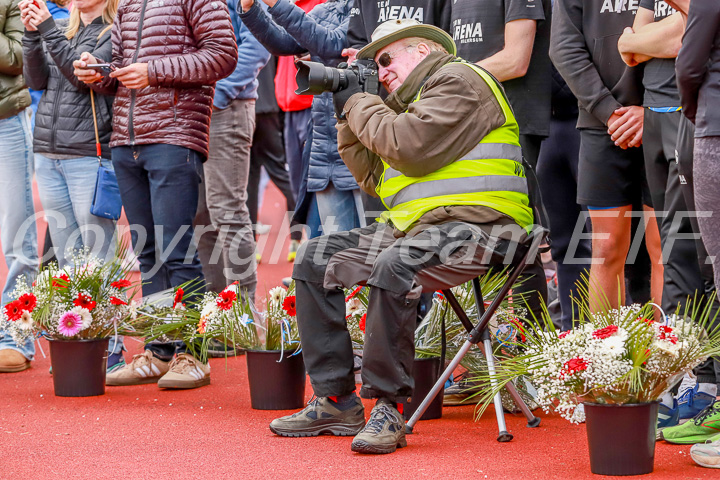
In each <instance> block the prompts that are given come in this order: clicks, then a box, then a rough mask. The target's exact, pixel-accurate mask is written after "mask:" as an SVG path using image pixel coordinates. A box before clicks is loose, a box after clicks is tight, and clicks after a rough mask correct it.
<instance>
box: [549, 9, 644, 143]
mask: <svg viewBox="0 0 720 480" xmlns="http://www.w3.org/2000/svg"><path fill="white" fill-rule="evenodd" d="M639 5H640V0H555V8H554V10H553V22H552V34H551V37H550V58H551V59H552V61H553V63H554V64H555V67H556V68H557V70H558V71H559V72H560V74H561V75H562V77H563V78H564V79H565V81H566V82H567V84H568V86H569V87H570V89H571V90H572V92H573V93H574V94H575V96H576V97H577V99H578V105H579V107H580V115H579V118H578V128H598V129H601V128H605V126H606V125H607V121H608V119H609V118H610V116H611V115H612V113H613V112H614V111H615V110H616V109H618V108H620V107H623V106H631V105H642V103H643V86H642V76H643V70H642V67H634V68H630V67H628V66H627V65H625V63H623V61H622V58H620V53H619V52H618V48H617V42H618V38H620V35H621V34H622V32H623V29H625V27H631V26H632V24H633V21H634V20H635V12H636V11H637V9H638V7H639Z"/></svg>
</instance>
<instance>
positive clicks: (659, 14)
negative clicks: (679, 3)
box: [655, 0, 677, 20]
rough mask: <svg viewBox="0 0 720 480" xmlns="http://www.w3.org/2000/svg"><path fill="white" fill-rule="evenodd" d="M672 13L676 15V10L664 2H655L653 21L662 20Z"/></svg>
mask: <svg viewBox="0 0 720 480" xmlns="http://www.w3.org/2000/svg"><path fill="white" fill-rule="evenodd" d="M674 13H677V10H675V9H674V8H672V7H671V6H670V5H668V4H667V3H665V1H664V0H660V1H659V2H655V20H662V19H663V18H665V17H669V16H670V15H673V14H674Z"/></svg>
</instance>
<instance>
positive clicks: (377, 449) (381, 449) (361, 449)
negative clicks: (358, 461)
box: [350, 437, 407, 455]
mask: <svg viewBox="0 0 720 480" xmlns="http://www.w3.org/2000/svg"><path fill="white" fill-rule="evenodd" d="M403 447H407V440H406V439H405V437H402V438H400V439H399V440H398V441H397V443H396V444H395V445H372V444H370V443H368V442H366V441H365V440H358V441H355V442H353V443H352V445H351V446H350V448H351V449H352V451H353V452H357V453H370V454H375V455H377V454H379V455H382V454H385V453H393V452H394V451H395V450H397V449H398V448H403Z"/></svg>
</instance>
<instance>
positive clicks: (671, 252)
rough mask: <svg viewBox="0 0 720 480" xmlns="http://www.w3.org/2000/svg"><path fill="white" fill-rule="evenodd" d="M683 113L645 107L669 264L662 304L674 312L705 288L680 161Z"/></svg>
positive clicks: (647, 149) (652, 181)
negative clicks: (679, 138)
mask: <svg viewBox="0 0 720 480" xmlns="http://www.w3.org/2000/svg"><path fill="white" fill-rule="evenodd" d="M682 116H683V114H682V113H681V112H673V113H659V112H653V111H652V110H649V109H645V126H644V130H643V154H644V156H645V174H646V176H647V181H648V186H649V187H650V192H651V196H652V202H653V208H654V209H655V212H656V214H657V215H658V218H657V221H658V226H659V227H660V241H661V245H662V248H663V263H664V266H665V269H664V270H665V274H664V285H663V297H662V307H663V309H664V310H665V311H666V312H667V313H670V312H674V311H675V310H676V309H677V307H678V306H681V307H684V306H685V305H686V303H687V299H688V297H690V298H693V297H694V296H695V294H696V293H698V292H700V291H702V289H703V285H702V280H701V278H700V269H699V267H698V262H697V261H696V259H697V249H696V245H695V240H693V239H692V238H690V236H691V235H692V233H693V228H692V224H691V223H690V218H689V216H688V215H687V210H688V207H687V204H686V202H685V196H684V195H683V191H682V188H681V185H680V177H679V176H678V164H677V161H676V152H677V138H678V137H677V132H678V126H679V122H680V117H682Z"/></svg>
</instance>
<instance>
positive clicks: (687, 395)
mask: <svg viewBox="0 0 720 480" xmlns="http://www.w3.org/2000/svg"><path fill="white" fill-rule="evenodd" d="M696 391H697V386H696V387H693V388H688V389H687V390H685V391H684V392H683V394H682V395H680V396H679V397H678V398H677V401H678V404H680V403H684V402H687V404H688V407H692V406H693V403H694V400H695V393H696Z"/></svg>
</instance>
